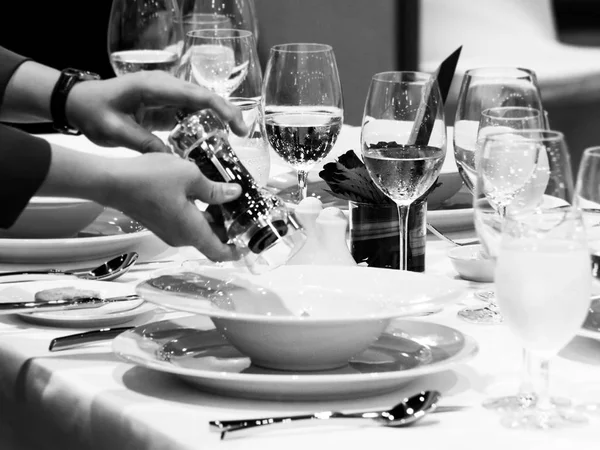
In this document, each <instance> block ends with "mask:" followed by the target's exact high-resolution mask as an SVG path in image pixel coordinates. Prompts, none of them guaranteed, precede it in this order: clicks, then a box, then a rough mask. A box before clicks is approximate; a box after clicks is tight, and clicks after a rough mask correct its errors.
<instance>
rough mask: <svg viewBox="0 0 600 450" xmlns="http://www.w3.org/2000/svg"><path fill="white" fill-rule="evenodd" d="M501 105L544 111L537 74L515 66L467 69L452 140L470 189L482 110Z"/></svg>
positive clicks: (461, 88)
mask: <svg viewBox="0 0 600 450" xmlns="http://www.w3.org/2000/svg"><path fill="white" fill-rule="evenodd" d="M501 106H504V107H507V106H521V107H526V108H533V109H536V110H539V111H543V110H544V108H543V107H542V100H541V95H540V90H539V87H538V82H537V77H536V75H535V73H534V72H533V71H531V70H528V69H522V68H516V67H486V68H478V69H471V70H467V72H466V73H465V75H464V78H463V81H462V85H461V87H460V92H459V94H458V104H457V109H456V116H455V119H454V137H453V139H454V157H455V159H456V165H457V167H458V172H459V174H460V176H461V178H462V179H463V182H464V183H465V186H467V188H468V189H469V190H470V191H471V192H473V189H474V186H475V183H476V180H475V174H476V169H475V153H476V149H477V137H478V131H479V122H480V119H481V113H482V112H483V111H484V110H486V109H489V108H494V107H501ZM542 128H545V126H544V127H542Z"/></svg>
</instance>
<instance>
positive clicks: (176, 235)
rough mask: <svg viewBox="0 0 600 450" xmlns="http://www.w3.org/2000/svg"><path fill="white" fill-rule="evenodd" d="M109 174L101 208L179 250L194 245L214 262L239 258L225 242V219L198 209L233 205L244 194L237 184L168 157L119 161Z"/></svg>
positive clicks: (174, 157)
mask: <svg viewBox="0 0 600 450" xmlns="http://www.w3.org/2000/svg"><path fill="white" fill-rule="evenodd" d="M110 171H111V172H112V174H111V178H112V179H111V182H110V183H107V184H108V186H109V188H108V189H106V191H105V193H104V194H103V198H100V199H98V200H99V201H100V202H101V203H103V204H105V205H107V206H111V207H114V208H116V209H118V210H120V211H123V212H124V213H125V214H127V215H128V216H130V217H132V218H133V219H136V220H138V221H139V222H141V223H142V224H143V225H144V226H146V227H147V228H148V229H149V230H150V231H152V232H154V233H155V234H156V235H157V236H158V237H160V238H161V239H162V240H163V241H165V242H166V243H167V244H169V245H172V246H174V247H180V246H188V245H191V246H194V247H196V248H197V249H198V250H199V251H200V252H201V253H203V254H204V255H205V256H206V257H207V258H208V259H210V260H211V261H230V260H236V259H238V258H239V255H238V253H237V251H236V249H235V247H234V246H233V245H228V244H225V243H224V242H226V240H227V238H226V232H225V228H224V226H223V223H222V221H221V218H220V217H217V215H214V214H211V213H210V212H202V211H200V210H199V209H198V208H197V207H196V205H195V204H194V200H196V199H197V200H200V201H202V202H204V203H208V204H221V203H226V202H229V201H231V200H234V199H236V198H237V197H238V196H239V195H240V193H241V187H240V186H239V185H238V184H234V183H216V182H213V181H211V180H209V179H208V178H206V177H205V176H204V175H203V174H202V172H201V171H200V170H199V169H198V167H196V165H195V164H193V163H192V162H190V161H187V160H184V159H181V158H178V157H176V156H174V155H169V154H147V155H141V156H139V157H134V158H122V159H118V160H116V161H115V162H114V166H113V167H112V168H111V170H110ZM209 210H210V208H209Z"/></svg>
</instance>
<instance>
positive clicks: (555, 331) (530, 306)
mask: <svg viewBox="0 0 600 450" xmlns="http://www.w3.org/2000/svg"><path fill="white" fill-rule="evenodd" d="M589 268H590V256H589V250H588V248H587V242H586V238H585V229H584V226H583V222H582V218H581V214H580V212H579V210H578V209H577V208H576V207H574V206H571V205H569V204H567V205H564V206H563V207H561V208H556V207H555V205H554V204H553V203H552V202H542V203H541V204H540V205H539V206H538V207H536V208H534V209H529V210H525V211H523V210H520V211H516V212H509V213H508V214H507V216H506V218H505V220H504V225H503V230H502V238H501V242H500V245H499V249H498V261H497V267H496V295H497V297H498V304H499V305H500V308H501V310H502V314H503V316H504V318H505V322H506V323H507V325H508V328H509V329H510V330H511V332H512V333H513V334H514V335H515V336H516V337H517V339H518V340H519V341H520V343H521V345H522V346H523V347H524V348H525V349H526V350H527V351H528V352H529V353H530V354H532V355H533V356H534V359H536V364H535V365H534V367H533V369H534V371H533V374H534V383H533V385H534V386H537V389H536V391H535V394H534V397H535V399H536V401H535V402H534V403H533V404H531V405H528V407H527V408H522V407H519V405H516V407H515V408H510V409H507V410H506V411H505V412H504V415H503V419H502V423H503V424H504V425H505V426H507V427H510V428H541V429H547V428H559V427H564V426H568V425H572V424H580V423H582V422H586V421H587V418H586V417H585V416H584V415H583V414H581V413H580V412H578V411H577V410H575V409H572V408H571V407H570V402H568V401H566V402H565V401H562V402H561V403H557V402H555V401H554V400H553V398H552V397H550V393H549V361H550V359H551V358H552V357H554V356H555V355H556V354H557V353H558V352H559V350H561V349H562V348H563V347H564V346H565V345H566V344H567V343H568V342H569V341H570V340H571V339H572V338H573V337H574V336H575V334H576V333H577V331H578V330H579V329H580V328H581V326H582V324H583V321H584V320H585V317H586V315H587V311H588V308H589V305H590V295H591V290H592V289H591V284H592V283H591V271H590V270H589Z"/></svg>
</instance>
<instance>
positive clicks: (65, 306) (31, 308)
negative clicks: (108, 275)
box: [0, 295, 142, 315]
mask: <svg viewBox="0 0 600 450" xmlns="http://www.w3.org/2000/svg"><path fill="white" fill-rule="evenodd" d="M141 299H142V298H141V297H140V296H139V295H123V296H120V297H109V298H101V297H81V298H75V299H70V300H64V299H60V300H51V301H48V302H36V301H33V302H7V303H1V302H0V315H1V314H16V313H32V312H55V311H71V310H75V309H92V308H99V307H101V306H104V305H107V304H109V303H118V302H128V301H131V300H141Z"/></svg>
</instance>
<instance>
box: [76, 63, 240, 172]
mask: <svg viewBox="0 0 600 450" xmlns="http://www.w3.org/2000/svg"><path fill="white" fill-rule="evenodd" d="M159 107H160V108H167V109H172V110H173V114H172V115H170V116H172V117H171V118H172V119H173V120H174V119H175V117H174V111H175V110H178V109H181V110H184V111H197V110H199V109H204V108H212V109H213V110H214V111H215V112H216V113H217V114H218V115H219V116H220V117H221V118H222V119H223V120H224V121H225V122H227V123H229V125H230V127H231V129H232V131H233V132H234V133H236V134H238V135H244V134H245V133H246V132H247V129H246V125H245V124H244V121H243V118H242V113H241V111H240V110H239V109H238V108H237V107H236V106H234V105H232V104H231V103H230V102H228V101H226V100H224V99H223V98H222V97H220V96H218V95H217V94H214V93H212V92H210V91H209V90H207V89H205V88H202V87H200V86H198V85H195V84H193V83H188V82H186V81H183V80H180V79H178V78H175V77H173V76H171V75H169V74H167V73H166V72H162V71H146V72H136V73H130V74H127V75H123V76H121V77H116V78H111V79H108V80H98V81H85V82H82V83H78V84H77V85H75V87H74V88H73V89H72V90H71V92H70V94H69V96H68V98H67V105H66V114H67V120H68V122H69V123H70V124H71V125H73V126H74V127H76V128H77V129H78V130H80V131H81V132H82V133H83V134H84V135H85V136H86V137H87V138H88V139H90V140H91V141H92V142H94V143H96V144H98V145H101V146H104V147H116V146H123V147H128V148H131V149H133V150H137V151H139V152H142V153H148V152H166V151H168V149H167V147H166V146H165V145H164V143H163V142H162V141H161V140H160V138H158V137H157V136H155V135H154V134H152V133H151V132H150V131H148V130H147V129H146V128H144V127H143V126H142V125H141V123H142V121H143V120H144V116H145V115H146V114H148V115H149V116H154V117H156V114H153V112H156V109H157V108H159ZM154 125H156V123H155V124H154ZM166 125H167V126H168V127H169V128H170V126H172V124H166ZM165 129H168V128H165ZM196 170H197V169H196Z"/></svg>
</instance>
